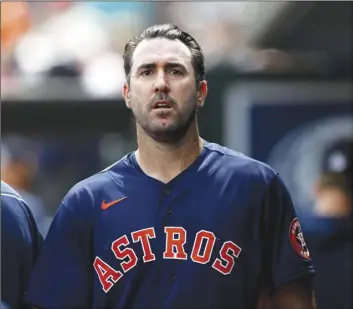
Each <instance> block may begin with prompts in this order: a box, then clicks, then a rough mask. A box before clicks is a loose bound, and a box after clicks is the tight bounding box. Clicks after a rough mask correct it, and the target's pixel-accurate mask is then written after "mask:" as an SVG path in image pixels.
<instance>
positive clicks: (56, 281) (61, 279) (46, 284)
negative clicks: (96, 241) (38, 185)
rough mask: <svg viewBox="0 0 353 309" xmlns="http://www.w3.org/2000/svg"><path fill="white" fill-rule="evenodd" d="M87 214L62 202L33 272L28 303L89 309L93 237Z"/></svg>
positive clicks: (43, 306)
mask: <svg viewBox="0 0 353 309" xmlns="http://www.w3.org/2000/svg"><path fill="white" fill-rule="evenodd" d="M86 221H87V220H86V216H85V214H84V213H82V212H80V211H78V209H77V208H75V205H71V204H66V203H64V202H63V203H62V204H61V205H60V207H59V209H58V211H57V213H56V215H55V217H54V220H53V222H52V224H51V227H50V229H49V232H48V234H47V237H46V239H45V240H44V242H43V245H42V248H41V251H40V253H39V255H38V259H37V262H36V265H35V267H34V269H33V271H32V274H31V278H30V283H29V286H28V291H27V295H26V301H27V302H28V303H30V304H32V305H34V306H37V307H40V308H44V309H47V308H48V309H49V308H50V309H51V308H78V309H79V308H89V307H90V297H91V287H92V271H91V269H92V267H91V265H92V262H93V261H92V260H91V255H92V254H91V235H92V233H91V232H90V227H89V224H88V223H87V222H86Z"/></svg>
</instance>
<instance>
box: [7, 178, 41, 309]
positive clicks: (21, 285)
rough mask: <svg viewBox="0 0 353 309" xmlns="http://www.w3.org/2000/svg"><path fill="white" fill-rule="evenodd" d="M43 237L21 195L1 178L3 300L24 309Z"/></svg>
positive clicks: (10, 305)
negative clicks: (26, 292) (30, 278)
mask: <svg viewBox="0 0 353 309" xmlns="http://www.w3.org/2000/svg"><path fill="white" fill-rule="evenodd" d="M41 242H42V236H41V234H40V232H39V231H38V227H37V224H36V222H35V221H34V218H33V215H32V213H31V211H30V209H29V208H28V206H27V205H26V203H25V202H24V201H23V199H22V198H21V196H20V195H19V194H18V193H17V192H16V191H15V190H14V189H12V188H11V187H10V186H9V185H7V184H6V183H4V182H3V181H1V301H2V302H3V303H5V304H6V305H7V306H9V307H10V308H23V307H24V296H25V291H26V288H27V284H28V280H29V275H30V272H31V270H32V267H33V265H34V262H35V259H36V256H37V254H38V252H39V249H40V245H41Z"/></svg>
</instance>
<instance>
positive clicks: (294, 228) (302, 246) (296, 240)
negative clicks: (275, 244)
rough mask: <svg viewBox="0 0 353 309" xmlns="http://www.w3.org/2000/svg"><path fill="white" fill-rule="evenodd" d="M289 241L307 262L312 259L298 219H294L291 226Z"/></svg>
mask: <svg viewBox="0 0 353 309" xmlns="http://www.w3.org/2000/svg"><path fill="white" fill-rule="evenodd" d="M289 239H290V243H291V245H292V247H293V249H294V251H295V252H297V253H298V254H299V255H300V256H301V257H303V258H304V259H305V260H310V259H311V258H310V253H309V249H308V246H307V245H306V243H305V240H304V235H303V231H302V228H301V226H300V223H299V220H298V218H294V219H293V221H292V223H291V224H290V227H289Z"/></svg>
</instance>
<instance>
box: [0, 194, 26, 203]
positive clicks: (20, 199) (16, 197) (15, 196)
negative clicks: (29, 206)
mask: <svg viewBox="0 0 353 309" xmlns="http://www.w3.org/2000/svg"><path fill="white" fill-rule="evenodd" d="M1 196H8V197H13V198H15V199H16V200H18V201H20V202H24V203H25V200H23V199H22V198H20V197H18V196H17V195H14V194H9V193H1Z"/></svg>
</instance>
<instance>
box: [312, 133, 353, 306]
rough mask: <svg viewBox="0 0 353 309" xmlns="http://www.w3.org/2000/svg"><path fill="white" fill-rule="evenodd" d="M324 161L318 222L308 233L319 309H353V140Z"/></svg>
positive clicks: (340, 145) (317, 188)
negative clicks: (315, 273) (315, 270)
mask: <svg viewBox="0 0 353 309" xmlns="http://www.w3.org/2000/svg"><path fill="white" fill-rule="evenodd" d="M323 161H324V162H323V163H324V164H323V173H322V175H321V176H320V177H319V179H318V180H317V182H316V183H315V190H314V199H315V207H314V213H315V219H314V220H313V222H312V223H311V225H310V226H308V227H307V229H306V231H307V232H308V243H309V245H310V248H312V257H313V261H314V263H315V266H316V269H317V276H316V277H315V280H314V287H315V292H316V298H317V307H318V308H319V309H326V308H327V309H330V308H340V309H348V308H352V307H353V297H352V286H353V278H352V271H353V261H352V252H353V236H352V235H353V228H352V227H353V226H352V210H353V208H352V202H353V201H352V172H353V169H352V168H353V140H349V139H342V140H339V141H337V142H335V143H334V144H333V145H331V146H330V147H329V148H328V149H327V151H326V152H325V154H324V160H323Z"/></svg>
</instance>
